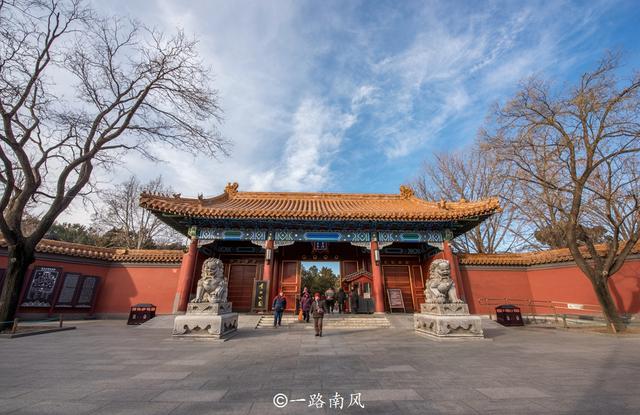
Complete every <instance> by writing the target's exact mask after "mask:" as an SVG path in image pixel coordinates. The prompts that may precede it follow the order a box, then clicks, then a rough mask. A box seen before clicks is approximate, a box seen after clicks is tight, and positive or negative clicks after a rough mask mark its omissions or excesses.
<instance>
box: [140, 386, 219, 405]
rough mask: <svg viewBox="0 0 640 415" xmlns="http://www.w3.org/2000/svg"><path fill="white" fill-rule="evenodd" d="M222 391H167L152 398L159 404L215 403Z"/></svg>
mask: <svg viewBox="0 0 640 415" xmlns="http://www.w3.org/2000/svg"><path fill="white" fill-rule="evenodd" d="M225 393H227V390H226V389H223V390H167V391H164V392H162V393H161V394H159V395H158V396H156V397H155V398H153V399H152V400H153V401H159V402H216V401H219V400H220V399H222V397H223V396H224V394H225Z"/></svg>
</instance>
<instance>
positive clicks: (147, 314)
mask: <svg viewBox="0 0 640 415" xmlns="http://www.w3.org/2000/svg"><path fill="white" fill-rule="evenodd" d="M155 316H156V306H154V305H153V304H136V305H134V306H133V307H131V311H130V312H129V321H127V324H128V325H137V324H142V323H144V322H145V321H148V320H151V319H152V318H154V317H155Z"/></svg>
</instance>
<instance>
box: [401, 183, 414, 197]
mask: <svg viewBox="0 0 640 415" xmlns="http://www.w3.org/2000/svg"><path fill="white" fill-rule="evenodd" d="M400 196H402V198H403V199H409V198H410V197H413V196H415V193H414V192H413V189H412V188H411V187H410V186H405V185H404V184H402V185H400Z"/></svg>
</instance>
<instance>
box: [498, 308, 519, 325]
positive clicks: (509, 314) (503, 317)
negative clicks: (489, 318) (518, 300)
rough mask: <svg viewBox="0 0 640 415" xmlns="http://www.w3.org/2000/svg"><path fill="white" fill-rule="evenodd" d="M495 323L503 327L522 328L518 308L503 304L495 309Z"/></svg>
mask: <svg viewBox="0 0 640 415" xmlns="http://www.w3.org/2000/svg"><path fill="white" fill-rule="evenodd" d="M496 321H497V322H498V323H500V324H502V325H503V326H524V321H522V313H521V312H520V307H518V306H515V305H513V304H503V305H499V306H497V307H496Z"/></svg>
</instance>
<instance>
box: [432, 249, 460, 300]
mask: <svg viewBox="0 0 640 415" xmlns="http://www.w3.org/2000/svg"><path fill="white" fill-rule="evenodd" d="M426 286H427V288H425V290H424V296H425V300H426V302H427V303H431V304H433V303H436V304H447V303H462V300H460V299H459V298H458V295H457V294H456V286H455V284H454V283H453V280H452V279H451V266H450V265H449V261H447V260H446V259H436V260H434V261H433V262H432V263H431V267H429V279H428V280H427V282H426Z"/></svg>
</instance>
